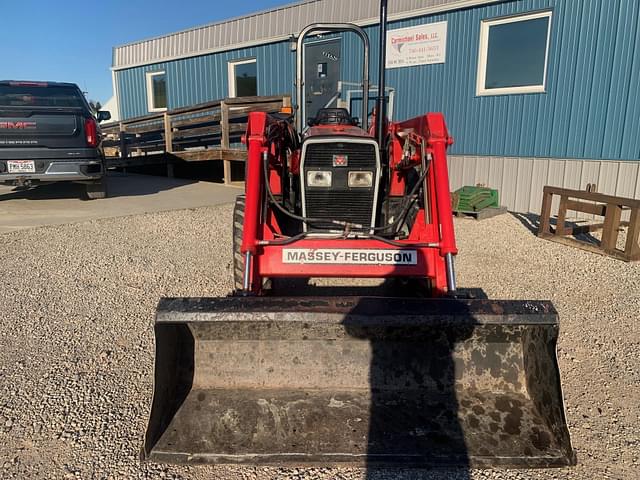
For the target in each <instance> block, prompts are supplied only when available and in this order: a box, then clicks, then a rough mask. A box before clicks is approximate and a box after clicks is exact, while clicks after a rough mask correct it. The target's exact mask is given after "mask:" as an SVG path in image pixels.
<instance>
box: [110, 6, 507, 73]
mask: <svg viewBox="0 0 640 480" xmlns="http://www.w3.org/2000/svg"><path fill="white" fill-rule="evenodd" d="M320 1H322V0H304V1H300V2H295V3H289V4H286V5H283V6H281V7H276V8H272V9H267V10H261V11H258V12H255V13H251V14H249V15H242V16H238V17H233V18H229V19H227V20H224V21H221V22H215V23H209V24H205V25H201V26H199V27H192V28H188V29H185V30H179V31H176V32H172V33H169V34H166V35H159V36H157V37H152V38H147V39H145V40H140V41H137V42H132V43H128V44H123V45H118V46H116V47H113V55H112V66H111V67H110V68H111V70H112V71H119V70H127V69H129V68H135V67H141V66H145V65H155V64H157V63H164V62H171V61H175V60H181V59H184V58H193V57H199V56H202V55H210V54H212V53H220V52H227V51H230V50H239V49H242V48H249V47H254V46H257V45H263V44H269V43H276V42H280V41H283V40H287V39H288V38H290V36H291V34H286V35H277V36H273V37H264V38H260V39H256V40H252V41H249V42H242V43H237V44H234V45H223V46H220V47H216V48H209V49H205V50H200V51H198V52H197V53H188V54H181V55H173V56H166V57H161V58H158V59H154V60H153V61H146V62H137V63H131V64H126V65H118V66H113V60H115V52H116V50H117V49H118V48H123V47H128V46H133V45H140V44H143V43H145V42H149V41H152V40H158V39H161V38H166V37H170V36H172V35H177V34H180V33H185V32H190V31H195V30H198V29H200V28H205V27H211V26H215V25H222V24H225V23H227V22H232V21H236V20H239V19H243V18H250V17H253V16H257V15H261V14H264V13H268V12H275V11H278V10H282V9H284V8H290V7H292V6H297V5H305V4H309V3H316V2H320ZM505 1H510V0H458V1H456V2H451V3H447V4H443V5H437V6H433V7H424V8H418V9H414V10H407V11H405V12H400V13H394V14H389V16H388V20H389V21H390V22H393V21H398V20H405V19H407V18H412V17H423V16H426V15H433V14H436V13H441V12H448V11H452V10H462V9H465V8H471V7H475V6H478V5H488V4H491V3H500V2H505ZM378 21H379V19H378V17H372V18H366V19H362V20H357V21H354V22H351V23H354V24H355V25H358V26H360V27H366V26H370V25H375V24H377V23H378ZM296 33H297V32H296Z"/></svg>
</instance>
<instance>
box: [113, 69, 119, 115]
mask: <svg viewBox="0 0 640 480" xmlns="http://www.w3.org/2000/svg"><path fill="white" fill-rule="evenodd" d="M111 87H112V88H113V97H114V102H115V104H116V110H117V111H116V112H115V114H116V117H117V118H118V120H120V118H121V117H120V89H119V88H118V82H117V81H116V72H114V71H113V70H112V71H111ZM112 116H113V115H112Z"/></svg>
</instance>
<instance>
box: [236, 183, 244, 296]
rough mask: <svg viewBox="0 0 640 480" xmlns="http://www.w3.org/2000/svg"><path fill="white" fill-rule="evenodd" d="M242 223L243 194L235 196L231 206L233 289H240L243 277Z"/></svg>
mask: <svg viewBox="0 0 640 480" xmlns="http://www.w3.org/2000/svg"><path fill="white" fill-rule="evenodd" d="M243 225H244V195H238V196H237V197H236V204H235V206H234V207H233V289H234V291H235V290H242V287H243V279H244V257H243V256H242V253H241V252H240V248H241V247H242V226H243Z"/></svg>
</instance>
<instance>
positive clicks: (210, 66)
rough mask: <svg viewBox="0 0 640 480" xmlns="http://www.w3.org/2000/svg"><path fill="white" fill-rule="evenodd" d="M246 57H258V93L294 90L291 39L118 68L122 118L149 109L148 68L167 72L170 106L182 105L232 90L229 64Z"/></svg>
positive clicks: (221, 94) (117, 77)
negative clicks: (128, 67) (231, 61)
mask: <svg viewBox="0 0 640 480" xmlns="http://www.w3.org/2000/svg"><path fill="white" fill-rule="evenodd" d="M243 58H256V59H257V63H256V65H257V69H258V94H259V95H276V94H280V93H283V94H284V93H290V92H291V90H292V79H293V78H294V76H295V57H294V54H293V53H292V52H291V51H290V48H289V43H288V42H279V43H273V44H270V45H262V46H259V47H252V48H245V49H241V50H231V51H228V52H222V53H218V54H215V55H202V56H200V57H193V58H189V59H185V60H176V61H172V62H164V63H156V64H153V65H145V66H141V67H135V68H130V69H127V70H122V71H118V72H116V81H117V84H118V92H119V99H120V112H121V115H122V118H123V119H126V118H132V117H137V116H141V115H146V114H148V113H149V112H148V110H147V93H146V92H147V87H146V76H145V74H146V72H152V71H162V70H164V71H165V72H166V74H167V101H168V107H169V109H172V108H179V107H185V106H189V105H194V104H196V103H202V102H206V101H210V100H217V99H219V98H224V97H226V96H227V95H228V91H229V86H228V68H227V64H228V62H229V61H230V60H238V59H243Z"/></svg>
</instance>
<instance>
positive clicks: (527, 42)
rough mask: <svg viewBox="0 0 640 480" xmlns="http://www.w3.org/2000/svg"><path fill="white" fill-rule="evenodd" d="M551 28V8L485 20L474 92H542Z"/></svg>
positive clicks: (500, 93)
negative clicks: (475, 90) (527, 13)
mask: <svg viewBox="0 0 640 480" xmlns="http://www.w3.org/2000/svg"><path fill="white" fill-rule="evenodd" d="M550 32H551V12H550V11H548V12H537V13H533V14H529V15H520V16H517V17H509V18H499V19H495V20H484V21H483V22H482V25H481V27H480V52H479V55H478V84H477V94H478V95H504V94H510V93H540V92H544V91H545V82H546V76H547V62H548V57H549V38H550Z"/></svg>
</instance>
